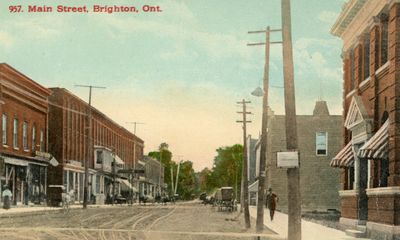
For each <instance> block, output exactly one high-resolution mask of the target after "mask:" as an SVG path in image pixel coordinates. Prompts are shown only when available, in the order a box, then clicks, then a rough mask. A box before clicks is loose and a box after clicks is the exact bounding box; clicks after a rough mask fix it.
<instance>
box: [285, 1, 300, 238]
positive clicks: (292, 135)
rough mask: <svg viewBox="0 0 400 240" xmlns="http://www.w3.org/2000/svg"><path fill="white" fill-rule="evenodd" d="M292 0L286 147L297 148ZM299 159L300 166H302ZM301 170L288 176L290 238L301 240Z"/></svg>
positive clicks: (287, 49) (287, 5) (287, 42)
mask: <svg viewBox="0 0 400 240" xmlns="http://www.w3.org/2000/svg"><path fill="white" fill-rule="evenodd" d="M291 28H292V27H291V16H290V0H282V40H283V48H282V49H283V76H284V86H285V114H286V118H285V122H286V123H285V124H286V147H287V150H288V151H291V150H297V126H296V101H295V88H294V68H293V49H292V33H291V31H292V29H291ZM300 165H301V164H300V159H299V167H300ZM299 172H300V170H299V168H289V169H288V170H287V176H288V217H289V221H288V225H289V226H288V239H290V240H301V198H300V173H299Z"/></svg>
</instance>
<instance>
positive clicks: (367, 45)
mask: <svg viewBox="0 0 400 240" xmlns="http://www.w3.org/2000/svg"><path fill="white" fill-rule="evenodd" d="M369 54H370V38H369V36H368V37H366V38H365V40H364V79H367V78H368V77H369V64H370V56H369Z"/></svg>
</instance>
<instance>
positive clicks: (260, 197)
mask: <svg viewBox="0 0 400 240" xmlns="http://www.w3.org/2000/svg"><path fill="white" fill-rule="evenodd" d="M276 31H282V30H281V29H274V30H271V29H270V27H269V26H268V27H267V29H266V30H264V31H250V32H248V33H250V34H251V33H265V43H253V44H251V43H250V44H247V45H248V46H256V45H265V65H264V78H263V85H264V94H263V111H262V122H261V149H260V165H259V166H260V169H259V174H258V194H257V219H256V231H257V232H262V231H263V229H264V203H265V185H266V182H265V179H266V171H265V165H266V154H267V134H268V133H267V128H268V87H269V52H270V51H269V48H270V44H276V43H279V44H281V43H282V42H270V33H271V32H276Z"/></svg>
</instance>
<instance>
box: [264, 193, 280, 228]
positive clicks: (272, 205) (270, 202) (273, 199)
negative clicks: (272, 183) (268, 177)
mask: <svg viewBox="0 0 400 240" xmlns="http://www.w3.org/2000/svg"><path fill="white" fill-rule="evenodd" d="M277 202H278V196H277V195H276V194H275V193H273V192H272V188H269V189H268V194H267V198H266V202H265V205H266V207H267V208H268V209H269V216H270V218H271V221H272V220H274V214H275V209H276V203H277Z"/></svg>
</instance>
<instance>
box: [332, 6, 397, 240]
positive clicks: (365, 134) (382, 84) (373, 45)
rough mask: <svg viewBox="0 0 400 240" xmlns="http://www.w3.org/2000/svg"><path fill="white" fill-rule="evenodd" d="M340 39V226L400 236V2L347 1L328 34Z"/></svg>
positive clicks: (337, 160) (375, 234)
mask: <svg viewBox="0 0 400 240" xmlns="http://www.w3.org/2000/svg"><path fill="white" fill-rule="evenodd" d="M331 32H332V34H333V35H335V36H338V37H340V38H341V39H342V40H343V53H342V57H343V70H344V75H343V79H344V81H343V90H344V91H343V93H344V94H343V108H344V112H343V114H344V117H345V119H346V120H345V122H344V128H343V138H344V142H345V144H344V147H343V149H342V151H340V152H339V153H338V155H337V156H336V157H335V158H334V159H333V161H332V165H333V166H337V167H341V168H342V170H341V177H340V179H341V191H340V196H341V207H342V218H341V223H342V225H343V226H345V227H357V226H359V225H362V226H364V228H366V233H367V234H368V236H370V237H372V238H378V239H398V238H399V237H400V227H399V225H400V211H399V210H400V114H399V113H400V101H399V99H400V82H399V77H400V75H399V73H400V61H399V60H400V34H399V33H400V3H399V1H395V0H380V1H374V0H351V1H348V2H347V3H346V4H345V5H344V6H343V9H342V12H341V14H340V15H339V17H338V18H337V20H336V22H335V24H334V26H333V27H332V29H331Z"/></svg>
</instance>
